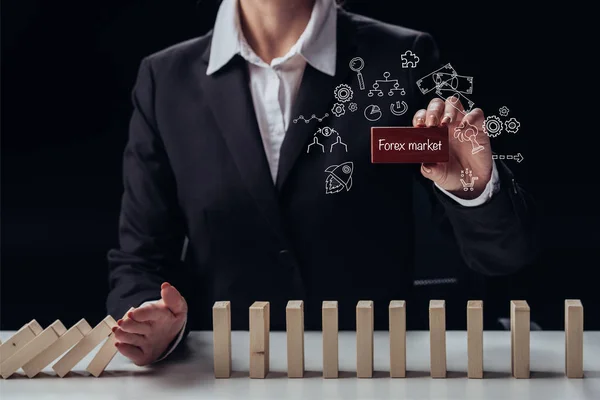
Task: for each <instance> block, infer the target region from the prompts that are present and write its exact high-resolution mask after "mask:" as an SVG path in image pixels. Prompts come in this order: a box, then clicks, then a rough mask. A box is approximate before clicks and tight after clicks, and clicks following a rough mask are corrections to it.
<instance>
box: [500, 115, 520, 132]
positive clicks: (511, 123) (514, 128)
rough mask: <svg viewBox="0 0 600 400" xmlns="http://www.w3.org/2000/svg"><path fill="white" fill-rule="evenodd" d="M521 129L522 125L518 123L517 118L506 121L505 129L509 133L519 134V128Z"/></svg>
mask: <svg viewBox="0 0 600 400" xmlns="http://www.w3.org/2000/svg"><path fill="white" fill-rule="evenodd" d="M520 127H521V123H520V122H519V121H517V120H516V119H515V118H511V119H509V120H508V121H504V129H505V130H506V132H508V133H517V132H519V128H520Z"/></svg>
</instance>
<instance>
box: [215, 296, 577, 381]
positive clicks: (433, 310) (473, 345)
mask: <svg viewBox="0 0 600 400" xmlns="http://www.w3.org/2000/svg"><path fill="white" fill-rule="evenodd" d="M529 314H530V313H529V305H528V304H527V302H526V301H524V300H514V301H511V305H510V321H511V333H510V335H511V336H510V337H511V371H512V375H513V377H515V378H529V376H530V373H529V356H530V350H529V347H530V344H529V342H530V315H529ZM249 318H250V321H249V328H250V371H249V376H250V378H259V379H262V378H266V377H267V374H268V373H269V335H270V329H269V324H270V315H269V302H263V301H259V302H255V303H254V304H252V306H250V316H249ZM286 332H287V368H288V371H287V373H288V377H289V378H302V377H303V376H304V303H303V302H302V301H301V300H297V301H290V302H288V304H287V307H286ZM373 333H374V309H373V302H372V301H359V302H358V304H357V305H356V376H357V377H358V378H371V377H372V376H373V347H374V346H373V345H374V340H373ZM322 334H323V378H337V377H338V372H339V360H338V302H337V301H324V302H323V306H322ZM389 335H390V377H392V378H402V377H406V303H405V301H403V300H396V301H391V302H390V304H389ZM429 335H430V336H429V339H430V370H431V371H430V372H431V377H432V378H445V377H446V304H445V301H444V300H431V301H430V303H429ZM213 341H214V373H215V377H216V378H229V377H230V376H231V372H232V365H231V364H232V361H231V360H232V357H231V304H230V302H229V301H219V302H216V303H215V304H214V306H213ZM467 353H468V354H467V357H468V373H467V376H468V377H469V378H483V302H482V301H480V300H471V301H469V302H468V304H467ZM565 353H566V354H565V373H566V375H567V377H569V378H582V377H583V305H582V304H581V301H580V300H566V301H565Z"/></svg>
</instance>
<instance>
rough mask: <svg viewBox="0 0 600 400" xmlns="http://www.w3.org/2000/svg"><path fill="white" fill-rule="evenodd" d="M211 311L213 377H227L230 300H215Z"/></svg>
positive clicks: (229, 368)
mask: <svg viewBox="0 0 600 400" xmlns="http://www.w3.org/2000/svg"><path fill="white" fill-rule="evenodd" d="M212 312H213V362H214V369H215V378H229V377H231V302H229V301H217V302H215V304H214V305H213V311H212Z"/></svg>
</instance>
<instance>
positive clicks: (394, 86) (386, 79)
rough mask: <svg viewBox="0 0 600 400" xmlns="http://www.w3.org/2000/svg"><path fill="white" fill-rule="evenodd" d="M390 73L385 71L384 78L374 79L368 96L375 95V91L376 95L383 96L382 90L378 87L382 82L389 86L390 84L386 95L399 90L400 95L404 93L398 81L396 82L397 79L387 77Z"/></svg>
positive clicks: (391, 94)
mask: <svg viewBox="0 0 600 400" xmlns="http://www.w3.org/2000/svg"><path fill="white" fill-rule="evenodd" d="M390 75H391V74H390V73H389V72H387V71H386V72H384V73H383V77H384V79H376V80H375V83H374V84H373V89H371V90H369V97H373V96H374V95H375V93H377V96H379V97H383V90H381V89H379V86H381V85H382V84H384V85H388V86H389V84H392V86H391V87H390V90H389V91H388V96H393V95H394V94H395V92H400V94H401V95H402V96H404V95H405V94H406V92H405V90H404V88H401V87H400V83H398V79H389V78H390Z"/></svg>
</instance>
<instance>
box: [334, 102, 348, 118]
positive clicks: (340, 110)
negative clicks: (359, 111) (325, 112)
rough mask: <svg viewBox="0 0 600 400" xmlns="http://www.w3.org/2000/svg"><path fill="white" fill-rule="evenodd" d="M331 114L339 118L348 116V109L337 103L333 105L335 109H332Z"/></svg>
mask: <svg viewBox="0 0 600 400" xmlns="http://www.w3.org/2000/svg"><path fill="white" fill-rule="evenodd" d="M331 112H332V113H333V115H335V116H336V117H338V118H339V117H341V116H342V115H344V114H346V107H344V105H343V104H342V103H335V104H334V105H333V108H332V109H331Z"/></svg>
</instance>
